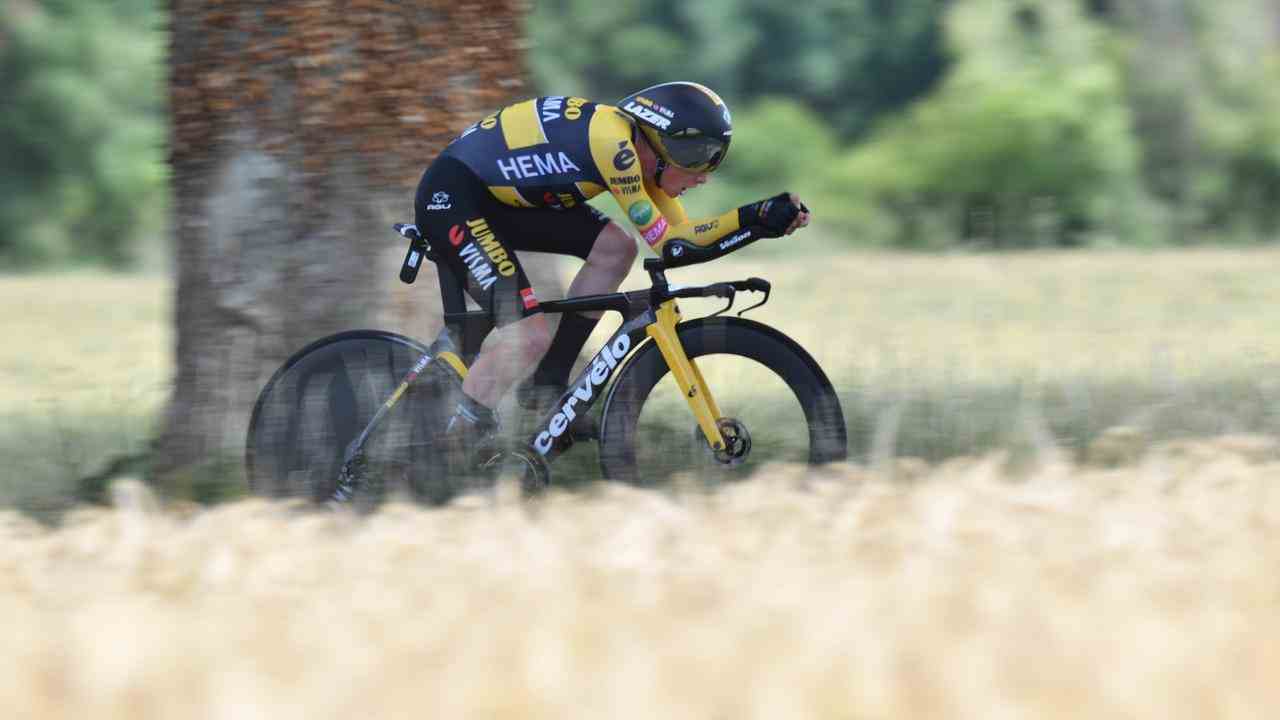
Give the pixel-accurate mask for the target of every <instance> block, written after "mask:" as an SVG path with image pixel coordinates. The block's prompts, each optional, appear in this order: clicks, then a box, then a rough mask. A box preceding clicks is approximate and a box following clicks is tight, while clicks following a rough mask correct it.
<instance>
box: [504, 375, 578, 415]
mask: <svg viewBox="0 0 1280 720" xmlns="http://www.w3.org/2000/svg"><path fill="white" fill-rule="evenodd" d="M568 387H569V386H568V385H567V384H566V383H562V382H556V381H554V380H552V381H547V380H543V379H540V378H537V377H533V376H531V377H529V378H528V379H526V380H525V381H524V382H522V383H520V384H519V385H517V386H516V402H517V403H518V404H519V405H520V407H522V408H524V409H525V410H546V409H547V408H549V407H551V403H553V402H555V401H556V400H559V399H560V397H561V396H562V395H564V392H565V390H567V389H568Z"/></svg>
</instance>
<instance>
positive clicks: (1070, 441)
mask: <svg viewBox="0 0 1280 720" xmlns="http://www.w3.org/2000/svg"><path fill="white" fill-rule="evenodd" d="M770 243H771V246H770V247H769V249H768V251H767V252H764V251H762V252H756V248H750V249H747V250H746V251H744V252H742V253H738V254H735V255H733V256H730V257H728V258H725V259H724V260H721V261H718V262H716V263H712V264H710V265H706V266H701V267H695V268H687V269H681V270H675V271H671V273H670V277H671V280H672V281H673V282H678V283H693V282H704V281H713V280H723V279H731V278H740V277H746V276H750V275H759V276H763V277H766V278H767V279H769V280H770V281H772V283H773V287H774V294H773V297H772V299H771V301H770V302H769V304H768V305H766V306H764V307H762V308H759V309H758V310H754V311H752V312H751V313H750V314H749V315H748V316H747V317H749V318H753V319H756V320H760V321H763V322H766V323H769V324H772V325H774V326H775V327H778V328H780V329H782V330H783V331H785V332H786V333H787V334H789V335H791V336H792V337H793V338H795V339H796V340H797V341H799V342H800V343H801V344H802V345H803V346H804V347H806V348H807V349H808V350H809V351H810V352H811V353H812V354H813V355H814V356H815V357H816V358H817V359H818V360H819V362H820V363H821V364H822V366H823V367H824V368H825V369H826V371H827V373H828V375H829V376H830V378H831V380H832V382H833V383H834V385H835V387H836V388H837V391H838V393H839V394H840V397H841V401H842V403H843V406H844V412H845V415H846V418H847V421H848V424H849V428H850V444H851V448H850V449H851V453H852V456H853V458H854V459H855V460H858V461H861V462H875V461H877V459H879V460H881V461H882V460H883V459H884V458H885V457H892V456H912V457H918V458H922V459H924V460H926V461H929V462H940V461H943V460H945V459H947V458H951V457H956V456H962V455H974V454H981V453H983V452H986V451H989V450H992V449H996V448H1008V449H1015V450H1017V449H1019V448H1023V449H1025V448H1028V447H1030V448H1032V449H1036V448H1042V447H1043V445H1044V444H1045V442H1046V440H1047V441H1048V442H1050V443H1052V444H1053V445H1054V446H1056V447H1057V448H1060V449H1063V450H1066V451H1067V452H1069V453H1073V454H1074V457H1075V458H1076V459H1081V458H1083V456H1084V453H1085V451H1086V449H1087V447H1088V445H1089V443H1090V442H1091V441H1093V440H1094V439H1096V438H1097V437H1099V436H1100V435H1101V434H1102V433H1103V432H1104V431H1105V430H1106V429H1107V428H1110V427H1114V426H1131V427H1133V428H1134V429H1135V431H1136V432H1138V433H1139V434H1140V435H1141V436H1143V437H1146V438H1148V439H1149V440H1150V441H1158V440H1161V439H1169V438H1177V437H1187V436H1194V435H1213V434H1220V433H1240V432H1255V433H1270V434H1275V433H1277V432H1280V404H1278V402H1277V401H1280V315H1278V314H1277V313H1275V312H1274V308H1275V307H1277V306H1280V272H1277V270H1280V249H1275V248H1259V249H1193V250H1158V251H1150V252H1136V251H1095V252H1070V253H1067V252H1031V253H1016V254H1004V255H995V254H974V255H942V256H937V255H912V254H879V253H863V252H844V251H839V250H834V249H833V248H834V247H835V243H834V242H832V241H826V240H824V239H823V238H821V236H818V235H812V236H810V237H807V238H806V237H803V236H799V237H795V238H791V239H783V240H776V241H770ZM784 245H785V247H786V248H787V249H793V250H794V253H791V254H787V253H786V252H782V251H781V249H782V248H783V247H784ZM761 249H762V250H763V248H761ZM644 284H646V280H645V278H644V276H643V273H642V271H640V270H639V267H638V264H637V270H636V272H634V273H633V275H632V276H631V278H629V279H628V281H627V282H626V283H625V284H624V287H626V288H634V287H640V286H643V285H644ZM421 291H422V292H430V290H429V289H426V288H424V289H422V290H421ZM170 292H171V288H170V287H169V285H168V283H167V282H165V281H164V280H161V279H155V278H139V277H130V276H95V275H87V274H69V275H49V276H38V277H11V278H4V279H0V303H2V305H0V307H3V308H4V315H3V316H2V317H3V319H2V320H0V329H2V330H3V332H4V337H6V338H10V339H12V341H11V342H7V343H4V346H3V347H0V371H2V372H0V378H3V385H0V417H2V418H3V420H4V424H3V430H0V452H3V456H4V458H5V460H6V465H7V468H8V470H7V472H6V473H4V474H3V476H0V503H6V504H12V503H17V504H33V503H34V504H36V505H40V506H59V505H65V504H66V502H67V500H68V499H69V498H70V497H71V496H72V494H74V493H75V492H76V487H75V483H76V480H77V479H79V478H82V477H84V476H86V475H91V474H93V473H95V472H98V471H100V470H101V469H102V467H103V466H104V465H105V464H106V462H107V460H108V459H109V458H110V457H113V456H119V455H128V454H131V453H138V452H142V451H145V448H146V443H147V440H148V438H150V437H151V436H152V434H153V433H154V431H155V428H156V422H157V412H158V410H159V409H160V408H161V407H162V403H163V401H164V397H165V393H166V392H167V388H168V378H169V375H170V373H171V371H172V370H171V360H170V358H169V351H170V345H171V334H170V330H169V328H168V327H167V322H168V317H169V303H170ZM748 301H749V298H747V297H743V298H742V299H741V300H740V302H739V305H738V307H739V308H742V307H745V306H746V304H747V303H748ZM683 307H684V308H685V311H686V315H687V316H690V317H696V316H698V315H701V314H706V313H709V312H712V311H714V310H715V309H718V306H717V305H716V304H715V303H714V302H713V301H686V302H685V303H684V304H683ZM607 331H608V328H602V329H601V330H600V331H599V332H598V333H597V335H596V337H595V338H594V340H595V341H597V342H600V341H603V340H604V339H605V337H606V335H607ZM592 347H595V346H594V345H593V346H592ZM713 390H715V391H716V393H717V396H718V398H719V399H720V402H721V405H723V406H726V408H727V409H729V408H731V409H733V410H734V411H735V412H737V411H741V412H751V413H754V414H760V413H766V414H767V413H768V408H770V407H775V406H779V407H780V406H781V405H780V404H778V403H775V401H774V399H773V395H770V392H769V391H768V389H767V388H761V387H760V386H759V384H758V383H745V382H734V381H733V380H729V381H725V382H717V383H716V384H715V385H713ZM744 404H745V406H746V407H747V408H748V409H746V410H744V409H743V408H744ZM670 407H671V411H670V412H669V413H666V414H667V415H671V416H673V417H676V418H680V419H677V420H675V421H674V423H673V424H672V426H671V428H670V429H669V432H670V433H671V437H680V438H683V437H685V436H687V435H688V434H689V433H690V432H691V430H692V422H691V421H689V422H685V421H684V420H683V417H682V416H681V415H680V411H681V409H680V408H679V405H678V404H671V406H670ZM762 408H763V409H762ZM756 435H758V436H760V437H759V439H758V442H767V439H766V438H765V437H764V435H763V434H762V433H759V432H757V433H756ZM590 455H591V453H590V452H589V450H588V451H584V450H582V449H578V450H574V451H573V452H571V453H570V454H569V455H568V456H566V458H565V460H564V462H563V463H562V464H561V465H558V466H557V469H559V470H563V471H567V472H563V473H562V477H563V478H564V479H566V480H572V481H575V482H587V481H590V480H591V479H593V478H594V476H595V475H594V468H593V461H592V458H591V457H589V456H590Z"/></svg>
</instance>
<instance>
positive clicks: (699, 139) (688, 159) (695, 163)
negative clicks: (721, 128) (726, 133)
mask: <svg viewBox="0 0 1280 720" xmlns="http://www.w3.org/2000/svg"><path fill="white" fill-rule="evenodd" d="M662 145H663V147H665V148H666V150H667V155H668V156H669V157H668V159H669V160H670V161H671V163H672V164H674V165H679V166H680V167H682V168H684V169H685V170H692V171H694V172H711V171H712V170H715V169H716V167H718V166H719V165H720V162H721V161H722V160H724V156H725V153H727V152H728V151H729V143H728V142H727V141H724V140H721V139H720V138H716V137H711V136H709V135H694V136H692V137H671V136H670V135H667V136H664V137H663V138H662Z"/></svg>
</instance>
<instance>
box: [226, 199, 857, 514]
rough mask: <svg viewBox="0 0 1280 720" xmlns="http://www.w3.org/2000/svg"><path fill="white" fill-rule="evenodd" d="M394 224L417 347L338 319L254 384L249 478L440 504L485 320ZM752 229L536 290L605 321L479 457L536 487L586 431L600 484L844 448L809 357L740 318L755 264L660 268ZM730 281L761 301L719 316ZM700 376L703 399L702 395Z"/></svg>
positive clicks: (451, 480)
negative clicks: (430, 277)
mask: <svg viewBox="0 0 1280 720" xmlns="http://www.w3.org/2000/svg"><path fill="white" fill-rule="evenodd" d="M394 227H395V229H396V231H397V232H398V233H399V234H400V235H401V236H402V237H404V238H406V239H408V240H409V248H408V252H407V253H406V255H405V260H404V262H403V264H402V266H401V270H400V279H401V280H402V281H404V282H406V283H412V282H413V281H414V280H415V279H416V278H417V275H418V271H419V269H420V268H421V267H422V265H423V262H424V261H432V262H436V264H437V270H438V275H439V281H440V292H441V299H442V301H443V309H444V329H443V330H442V331H441V332H440V334H439V336H438V337H437V338H436V339H435V340H434V341H433V342H431V343H430V344H423V343H421V342H419V341H417V340H414V339H412V338H409V337H405V336H403V335H398V334H395V333H390V332H385V331H381V330H353V331H348V332H342V333H338V334H336V335H331V336H329V337H325V338H323V339H320V340H317V341H315V342H313V343H311V344H309V345H307V346H306V347H304V348H302V349H301V350H299V351H298V352H297V353H295V354H294V355H293V356H292V357H290V358H289V359H288V360H287V361H286V362H285V363H284V365H283V366H281V367H280V369H279V370H277V371H276V372H275V374H274V375H273V376H272V377H271V379H270V380H269V381H268V382H267V383H266V385H265V387H264V388H263V389H262V391H261V393H260V394H259V396H258V399H257V402H256V404H255V406H254V409H253V415H252V417H251V419H250V422H249V430H248V438H247V443H246V465H247V476H248V480H249V485H250V489H251V491H253V492H255V493H258V494H265V495H271V496H291V497H299V496H301V497H307V498H310V499H312V500H315V501H319V502H324V501H329V502H337V503H345V502H350V501H352V500H353V499H355V498H363V499H365V501H366V502H367V501H373V502H376V501H377V499H379V498H380V497H381V496H382V494H383V493H384V492H385V491H386V489H387V488H389V487H392V486H394V485H398V484H404V485H406V486H407V487H409V488H411V489H412V490H413V491H414V492H416V493H417V494H418V496H419V497H421V498H423V499H426V500H430V501H434V502H442V501H445V500H448V499H449V498H450V497H452V496H453V495H454V494H455V493H456V492H457V491H458V490H459V489H460V487H461V486H462V485H463V482H462V479H461V478H460V477H451V476H450V475H451V473H450V471H449V468H450V467H451V465H450V463H449V462H447V460H446V458H445V457H444V455H445V448H446V445H447V443H446V442H445V441H444V432H445V427H446V425H447V423H448V420H449V418H450V417H451V416H452V415H453V413H454V410H455V408H456V405H457V399H458V397H459V395H458V394H459V393H460V392H461V386H462V381H463V380H464V379H465V377H466V375H467V372H468V367H469V365H470V363H471V362H472V361H473V360H474V358H475V357H476V355H477V354H478V353H479V350H480V346H481V344H482V343H483V341H484V339H485V337H486V336H487V335H488V333H489V332H490V331H491V330H492V329H493V325H492V321H491V320H490V318H489V315H488V314H487V313H485V312H483V311H478V310H473V311H469V310H468V309H467V306H466V297H465V293H464V289H463V285H462V284H461V282H462V281H461V280H460V278H459V274H458V273H457V272H455V270H454V269H452V268H450V267H449V266H448V265H447V264H446V263H444V262H440V258H439V257H438V255H437V254H436V253H435V252H434V251H433V250H432V248H431V244H430V242H429V241H428V239H426V238H424V237H422V235H421V234H420V233H419V232H418V229H417V227H416V226H414V225H410V224H396V225H395V226H394ZM756 239H758V237H757V236H756V234H755V232H754V231H753V230H751V229H747V230H743V231H740V232H738V233H735V234H734V235H732V236H730V237H729V238H726V239H725V240H722V241H720V242H719V243H717V244H716V245H712V246H710V247H702V246H697V245H693V244H691V243H688V242H686V241H683V240H673V241H669V242H668V243H666V244H665V245H664V248H663V254H662V257H661V258H651V259H647V260H645V261H644V269H645V271H646V272H647V273H648V275H649V279H650V287H649V288H646V289H643V290H637V291H631V292H619V293H610V294H602V295H589V296H582V297H574V298H568V299H563V300H554V301H544V302H542V303H541V308H542V310H543V312H546V313H565V312H590V311H596V310H603V311H612V312H616V313H618V314H620V315H621V316H622V323H621V326H620V327H619V328H618V329H617V331H616V332H614V333H613V335H612V337H610V338H609V340H608V341H607V342H606V343H605V344H604V346H603V347H602V348H601V349H600V350H599V351H598V352H597V353H596V354H595V355H594V356H592V357H591V358H590V360H589V361H588V362H587V363H586V365H585V367H583V368H582V370H581V371H580V372H579V373H578V375H577V377H576V378H575V379H574V380H573V381H572V382H571V383H570V384H569V386H568V388H567V389H566V390H565V392H564V393H563V394H562V395H561V396H560V397H559V398H558V399H557V400H555V402H554V403H552V405H551V406H550V407H549V408H548V409H546V411H545V413H544V414H543V415H542V417H541V419H540V420H539V421H538V423H537V424H536V425H535V426H534V428H533V430H532V431H531V432H530V433H529V435H528V436H527V438H526V439H525V440H524V441H523V442H519V443H515V444H508V445H505V446H503V445H494V446H493V447H492V448H491V452H490V453H487V459H486V460H485V462H483V466H484V468H490V469H494V470H495V471H496V470H497V469H498V468H507V469H510V468H515V469H517V470H518V472H519V474H520V476H521V477H522V482H523V484H524V486H525V487H526V488H527V489H529V490H536V489H539V488H542V487H545V486H546V485H548V484H549V483H550V482H551V478H552V475H551V471H550V465H551V463H552V462H554V461H555V460H556V459H557V458H559V457H560V456H562V455H563V454H564V453H565V452H566V451H567V450H568V449H569V448H570V447H572V446H574V445H575V444H578V443H584V442H594V443H596V445H597V447H598V457H599V466H600V471H601V473H602V475H603V477H604V478H605V479H608V480H617V481H624V482H630V483H640V484H644V483H647V482H650V481H653V480H654V479H655V478H656V477H657V476H658V475H660V474H663V473H664V472H665V471H669V470H672V469H675V470H679V469H681V468H686V467H689V468H692V467H693V466H702V465H711V466H716V467H721V468H740V467H742V466H744V465H746V466H750V465H752V464H759V462H760V461H761V460H764V461H768V460H774V459H793V460H799V461H804V462H809V463H813V464H821V463H829V462H834V461H839V460H843V459H845V457H846V455H847V445H848V441H847V433H846V428H845V422H844V416H843V414H842V412H841V408H840V402H839V399H838V398H837V395H836V393H835V391H834V389H833V388H832V385H831V382H830V380H828V378H827V376H826V374H825V373H824V372H823V371H822V368H821V367H819V365H818V363H817V362H816V361H815V360H814V359H813V357H812V356H811V355H810V354H809V353H808V352H806V351H805V350H804V349H803V348H802V347H801V346H800V345H799V344H797V343H796V342H795V341H794V340H792V339H790V338H789V337H787V336H786V335H784V334H783V333H781V332H779V331H778V330H775V329H774V328H772V327H769V326H768V325H765V324H763V323H759V322H754V321H752V320H748V319H745V318H743V317H742V315H743V314H744V313H746V312H747V311H749V310H752V309H754V308H757V307H760V306H761V305H764V304H765V303H766V302H768V300H769V297H770V292H771V289H772V288H771V285H770V283H769V282H768V281H766V280H764V279H762V278H758V277H751V278H747V279H745V280H733V281H727V282H716V283H712V284H709V285H698V286H683V285H676V284H672V283H670V282H668V280H667V276H666V272H667V271H668V270H670V269H673V268H678V267H683V266H687V265H693V264H697V263H703V262H707V261H709V260H712V259H715V258H718V257H721V256H723V255H725V254H728V253H730V252H734V251H736V250H739V249H741V248H742V247H745V246H746V245H749V244H751V243H752V242H754V241H755V240H756ZM742 292H751V293H759V294H761V295H762V296H763V297H762V299H760V300H759V301H758V302H756V303H755V304H753V305H751V306H750V307H748V308H746V309H744V310H742V311H741V312H739V313H738V314H737V316H736V317H732V316H725V315H724V313H725V312H726V311H728V310H730V309H732V308H733V306H734V303H735V299H736V296H737V294H738V293H742ZM686 298H719V299H721V300H723V301H727V304H726V305H725V306H724V307H723V308H721V309H720V310H719V311H718V312H716V313H713V314H712V315H710V316H707V317H702V318H698V319H692V320H686V319H685V318H684V316H683V315H682V313H681V310H680V307H679V305H678V303H677V301H678V300H681V299H686ZM719 359H728V360H730V361H731V362H730V363H729V364H728V365H727V366H726V368H727V369H726V370H725V371H724V372H721V373H717V374H713V373H709V372H708V367H709V364H714V363H716V362H717V361H718V360H719ZM708 377H711V378H712V379H714V380H715V381H716V383H717V385H718V386H717V391H718V393H719V394H717V395H713V394H712V389H711V388H712V383H711V382H709V381H708ZM601 399H603V403H602V405H601V409H600V410H599V412H598V413H596V412H593V410H594V409H595V406H596V405H597V403H598V402H599V401H600V400H601ZM681 406H684V407H683V408H682V407H681ZM686 408H687V412H688V413H691V415H692V419H693V427H692V428H691V430H692V432H689V428H688V425H686V424H685V423H687V422H688V420H685V421H683V422H681V421H680V420H679V416H680V415H681V414H683V413H684V412H686V410H685V409H686ZM748 409H750V412H747V410H748ZM748 416H750V417H748ZM685 417H688V416H687V415H686V416H685ZM681 425H684V427H685V429H684V430H681V429H680V426H681ZM749 460H750V462H748V461H749ZM454 474H455V475H456V474H457V473H454Z"/></svg>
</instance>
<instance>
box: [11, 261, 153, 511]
mask: <svg viewBox="0 0 1280 720" xmlns="http://www.w3.org/2000/svg"><path fill="white" fill-rule="evenodd" d="M169 293H170V286H169V283H168V282H167V281H164V280H162V279H158V278H149V277H138V276H130V275H104V274H90V273H69V274H60V275H38V276H23V277H6V278H0V308H3V311H2V312H3V314H2V315H0V337H3V338H4V341H3V342H0V458H3V461H4V468H5V469H4V471H3V472H0V504H6V505H8V504H16V505H20V506H23V507H28V508H33V509H36V510H41V511H43V510H51V509H56V508H58V507H64V506H65V505H66V504H67V503H68V502H70V501H72V500H74V498H75V495H76V493H77V492H79V488H78V487H77V482H78V481H79V480H81V479H82V478H86V477H88V476H90V475H93V474H94V473H97V472H100V471H101V470H103V468H104V467H105V466H106V465H107V464H108V463H109V462H110V460H111V459H112V458H116V457H120V456H126V455H133V454H137V453H141V452H145V450H146V447H147V444H148V441H149V439H150V438H151V437H152V436H153V434H154V433H155V430H156V427H157V419H158V414H159V412H160V410H161V408H162V407H163V403H164V400H165V398H166V395H167V392H168V389H169V385H168V383H169V377H170V375H171V373H172V361H171V359H170V357H169V353H170V350H171V345H170V343H171V332H170V329H169V326H168V321H169V314H168V313H169V305H170V296H169Z"/></svg>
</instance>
